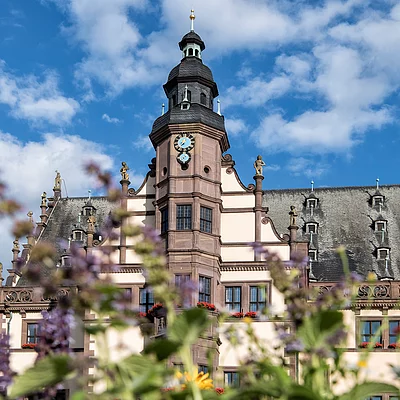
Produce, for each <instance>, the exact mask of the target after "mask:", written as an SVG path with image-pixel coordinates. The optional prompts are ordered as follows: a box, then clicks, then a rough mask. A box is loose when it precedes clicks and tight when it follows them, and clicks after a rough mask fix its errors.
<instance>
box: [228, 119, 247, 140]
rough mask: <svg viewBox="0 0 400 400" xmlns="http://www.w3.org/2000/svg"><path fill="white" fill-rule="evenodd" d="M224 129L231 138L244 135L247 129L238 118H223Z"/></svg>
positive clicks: (244, 123)
mask: <svg viewBox="0 0 400 400" xmlns="http://www.w3.org/2000/svg"><path fill="white" fill-rule="evenodd" d="M225 128H226V130H227V131H228V133H229V135H231V136H237V135H239V134H240V133H246V132H247V129H248V128H247V125H246V122H245V121H244V120H243V119H240V118H225Z"/></svg>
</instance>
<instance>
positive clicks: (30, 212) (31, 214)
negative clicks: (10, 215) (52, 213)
mask: <svg viewBox="0 0 400 400" xmlns="http://www.w3.org/2000/svg"><path fill="white" fill-rule="evenodd" d="M26 215H27V216H28V218H29V222H32V224H33V212H32V211H29V212H28V214H26Z"/></svg>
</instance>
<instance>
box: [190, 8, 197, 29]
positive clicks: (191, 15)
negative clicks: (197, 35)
mask: <svg viewBox="0 0 400 400" xmlns="http://www.w3.org/2000/svg"><path fill="white" fill-rule="evenodd" d="M189 18H190V32H194V20H195V19H196V16H195V15H194V10H193V9H192V10H191V11H190V17H189Z"/></svg>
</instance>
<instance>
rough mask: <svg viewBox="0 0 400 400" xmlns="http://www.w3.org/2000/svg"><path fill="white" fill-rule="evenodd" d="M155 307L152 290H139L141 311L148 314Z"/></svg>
mask: <svg viewBox="0 0 400 400" xmlns="http://www.w3.org/2000/svg"><path fill="white" fill-rule="evenodd" d="M153 306H154V295H153V291H152V290H151V289H150V288H142V289H139V311H140V312H147V311H149V310H150V308H151V307H153Z"/></svg>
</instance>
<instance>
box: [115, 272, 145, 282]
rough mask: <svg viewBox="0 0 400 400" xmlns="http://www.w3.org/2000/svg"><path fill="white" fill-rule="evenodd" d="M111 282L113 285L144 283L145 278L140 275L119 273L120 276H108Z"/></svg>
mask: <svg viewBox="0 0 400 400" xmlns="http://www.w3.org/2000/svg"><path fill="white" fill-rule="evenodd" d="M110 275H111V278H112V280H113V282H115V283H121V284H126V283H140V284H144V283H145V278H144V276H143V274H142V273H130V272H128V273H120V274H110Z"/></svg>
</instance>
